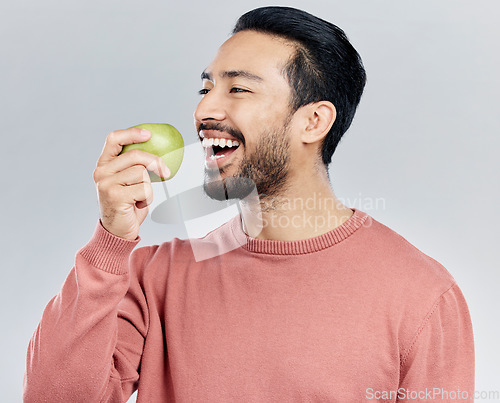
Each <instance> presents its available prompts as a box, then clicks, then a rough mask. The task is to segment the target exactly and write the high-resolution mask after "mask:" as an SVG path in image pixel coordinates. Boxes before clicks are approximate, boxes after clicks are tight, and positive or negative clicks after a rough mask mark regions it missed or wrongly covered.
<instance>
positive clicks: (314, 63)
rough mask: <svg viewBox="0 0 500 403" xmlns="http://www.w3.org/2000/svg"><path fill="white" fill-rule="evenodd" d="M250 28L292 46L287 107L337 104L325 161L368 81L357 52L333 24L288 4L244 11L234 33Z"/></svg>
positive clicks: (323, 153) (326, 141)
mask: <svg viewBox="0 0 500 403" xmlns="http://www.w3.org/2000/svg"><path fill="white" fill-rule="evenodd" d="M245 30H251V31H256V32H261V33H267V34H270V35H275V36H278V37H281V38H284V39H287V40H290V41H291V42H292V43H294V44H295V46H296V51H295V53H294V55H293V57H292V58H291V59H290V60H289V61H288V63H287V65H286V66H285V68H284V74H285V76H286V78H287V80H288V82H289V84H290V86H291V88H292V97H291V100H290V108H291V112H292V113H294V112H295V111H297V110H298V109H299V108H300V107H301V106H304V105H308V104H310V103H313V102H319V101H330V102H331V103H332V104H333V105H335V108H336V110H337V117H336V120H335V122H334V123H333V126H332V128H331V130H330V132H329V133H328V135H327V136H326V137H325V139H324V141H323V144H322V148H321V157H322V160H323V163H324V164H325V165H328V164H329V163H330V162H331V160H332V155H333V153H334V152H335V149H336V148H337V145H338V144H339V142H340V140H341V138H342V136H343V135H344V133H345V132H346V131H347V129H348V128H349V126H350V125H351V122H352V119H353V118H354V114H355V112H356V108H357V106H358V104H359V101H360V99H361V95H362V93H363V89H364V86H365V83H366V73H365V69H364V67H363V62H362V61H361V57H360V56H359V54H358V52H357V51H356V49H354V47H353V46H352V45H351V43H350V42H349V40H348V39H347V36H346V34H345V33H344V31H343V30H342V29H340V28H339V27H337V26H336V25H334V24H332V23H330V22H328V21H325V20H322V19H321V18H318V17H316V16H314V15H312V14H309V13H307V12H305V11H303V10H298V9H295V8H291V7H277V6H273V7H261V8H257V9H255V10H252V11H249V12H247V13H245V14H243V15H242V16H241V17H240V18H239V19H238V21H237V22H236V25H235V27H234V29H233V32H232V33H233V34H236V33H238V32H240V31H245Z"/></svg>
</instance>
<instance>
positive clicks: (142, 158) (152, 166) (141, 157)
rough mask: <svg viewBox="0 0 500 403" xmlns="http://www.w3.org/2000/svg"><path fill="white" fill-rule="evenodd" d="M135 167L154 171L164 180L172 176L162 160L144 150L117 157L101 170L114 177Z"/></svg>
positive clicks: (131, 151) (132, 151)
mask: <svg viewBox="0 0 500 403" xmlns="http://www.w3.org/2000/svg"><path fill="white" fill-rule="evenodd" d="M134 165H140V166H142V167H144V168H146V169H147V170H148V171H153V172H154V173H156V174H157V175H158V176H160V177H162V178H168V177H169V176H170V170H169V169H168V167H167V165H166V164H165V161H163V159H162V158H160V157H158V156H157V155H154V154H151V153H148V152H146V151H142V150H130V151H127V152H126V153H123V154H121V155H119V156H117V157H115V158H114V159H113V160H112V161H110V162H109V163H108V164H106V165H104V166H102V167H101V169H102V171H103V172H104V174H108V175H112V174H115V173H117V172H120V171H123V170H125V169H127V168H130V167H131V166H134Z"/></svg>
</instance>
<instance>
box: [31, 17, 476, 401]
mask: <svg viewBox="0 0 500 403" xmlns="http://www.w3.org/2000/svg"><path fill="white" fill-rule="evenodd" d="M202 79H203V88H202V90H201V91H200V93H201V95H202V99H201V101H200V103H199V105H198V107H197V109H196V111H195V114H194V117H195V124H196V128H197V130H198V133H199V135H200V141H201V142H202V145H203V146H204V147H205V148H206V150H207V157H206V159H207V161H206V181H205V185H204V188H205V191H206V193H207V194H208V195H209V196H210V197H212V198H215V199H221V200H222V199H225V198H232V197H236V198H239V199H242V200H243V201H244V202H243V203H242V213H241V214H239V215H238V216H236V217H234V218H233V219H231V220H230V221H229V222H227V223H225V224H223V225H221V226H220V227H219V228H217V229H216V230H214V231H212V232H210V233H209V234H208V235H207V236H206V237H205V238H203V240H204V241H205V242H204V243H201V244H199V245H198V247H200V248H203V247H206V248H211V247H215V248H219V247H220V249H221V250H222V249H224V248H225V249H224V250H228V251H229V252H227V253H221V254H219V255H217V256H215V257H212V258H210V259H204V260H197V259H195V258H194V255H193V250H192V248H191V244H190V241H189V240H179V239H177V238H176V239H174V240H172V241H171V242H165V243H163V244H161V245H155V246H145V247H141V248H138V249H136V250H135V251H133V249H134V247H135V246H136V245H137V243H138V242H139V240H140V238H139V235H138V234H139V226H140V224H141V223H142V222H143V220H144V219H145V217H146V215H147V210H148V208H147V206H148V205H150V204H151V198H152V191H151V186H150V183H149V179H148V175H147V174H146V168H148V169H150V170H152V171H154V172H156V173H157V174H158V175H160V176H164V177H166V176H168V168H167V167H165V166H164V165H162V162H161V160H159V159H158V158H156V157H155V156H152V155H150V154H147V153H144V152H139V151H137V152H128V153H125V154H122V155H119V153H120V151H121V148H122V146H123V145H125V144H129V143H133V142H142V141H145V140H146V139H147V138H149V135H150V134H148V133H147V132H146V133H144V132H142V131H140V130H139V129H127V130H118V131H114V132H112V133H110V134H109V136H108V138H107V140H106V144H105V146H104V149H103V152H102V154H101V156H100V158H99V160H98V163H97V167H96V169H95V171H94V180H95V182H96V185H97V188H98V194H99V204H100V209H101V214H100V220H99V222H98V224H97V226H96V230H95V233H94V235H93V237H92V239H91V240H90V241H89V242H88V243H87V245H85V246H84V247H83V248H82V249H80V250H79V251H78V253H77V254H76V259H75V265H74V267H73V269H72V270H71V272H70V274H69V276H68V278H67V280H66V282H65V283H64V285H63V288H62V290H61V292H60V293H59V294H58V295H57V296H56V297H55V298H54V299H53V300H51V301H50V303H49V304H48V306H47V307H46V309H45V311H44V314H43V317H42V320H41V322H40V325H39V326H38V328H37V330H36V332H35V334H34V335H33V338H32V340H31V341H30V347H29V350H28V361H27V370H26V376H25V388H24V397H25V400H26V401H30V402H31V401H51V402H55V401H65V402H75V401H85V402H94V401H95V402H97V401H117V402H119V401H126V400H127V399H128V397H129V396H130V395H131V394H132V393H133V392H134V390H136V389H138V401H139V402H164V401H180V402H185V401H192V402H274V401H276V402H278V401H279V402H282V401H285V402H288V401H338V402H360V401H365V400H384V401H397V400H402V399H404V398H405V397H411V396H413V397H415V396H416V397H415V399H416V400H417V399H418V400H426V399H427V400H430V397H429V393H434V395H433V397H432V398H434V399H436V400H439V398H441V399H443V400H449V399H450V397H449V396H456V393H457V390H459V391H460V392H461V393H462V395H461V400H464V401H467V400H469V401H470V400H471V398H466V396H465V395H464V394H463V393H464V392H465V393H469V397H470V396H472V391H473V388H474V346H473V334H472V326H471V321H470V316H469V312H468V309H467V304H466V302H465V300H464V297H463V295H462V293H461V291H460V289H459V287H458V285H457V284H456V282H455V280H454V279H453V277H452V276H451V275H450V274H449V273H448V271H447V270H446V269H445V268H444V267H443V266H442V265H440V264H439V263H438V262H436V261H435V260H433V259H432V258H430V257H428V256H427V255H425V254H423V253H422V252H420V251H419V250H418V249H416V248H415V247H414V246H412V245H410V244H409V243H408V242H407V241H406V240H405V239H404V238H402V237H401V236H399V235H398V234H396V233H395V232H394V231H392V230H391V229H389V228H387V227H386V226H384V225H383V224H381V223H379V222H377V221H376V220H374V219H373V218H372V217H370V216H369V215H368V214H366V213H364V212H362V211H360V210H358V209H351V208H348V207H346V206H344V205H342V204H341V203H340V202H339V201H338V199H337V198H336V197H335V195H334V193H333V191H332V189H331V187H330V183H329V178H328V170H327V167H328V164H329V163H330V161H331V157H332V154H333V152H334V151H335V148H336V146H337V144H338V143H339V141H340V139H341V137H342V135H343V134H344V133H345V131H346V130H347V129H348V127H349V125H350V123H351V121H352V118H353V116H354V113H355V110H356V107H357V105H358V102H359V100H360V98H361V94H362V91H363V87H364V84H365V73H364V69H363V66H362V63H361V59H360V58H359V55H358V54H357V52H356V51H355V50H354V48H353V47H352V46H351V45H350V43H349V42H348V40H347V38H346V37H345V35H344V33H343V32H342V31H341V30H340V29H339V28H337V27H335V26H334V25H332V24H330V23H328V22H326V21H323V20H321V19H319V18H317V17H314V16H312V15H310V14H307V13H305V12H303V11H300V10H295V9H291V8H285V7H266V8H261V9H257V10H253V11H251V12H249V13H247V14H245V15H243V16H242V17H241V18H240V19H239V20H238V22H237V24H236V27H235V29H234V34H233V36H232V37H231V38H230V39H229V40H227V41H226V42H225V43H224V44H223V45H222V46H221V48H220V49H219V52H218V53H217V55H216V57H215V58H214V60H213V61H212V63H211V64H210V65H209V66H208V67H207V68H206V69H205V71H204V72H203V73H202ZM221 142H222V143H221ZM229 142H230V143H229ZM214 143H215V144H216V145H214ZM217 144H218V145H217ZM252 194H253V195H255V194H257V198H255V197H251V195H252ZM437 393H439V395H438V396H436V394H437ZM452 393H455V395H453V394H452Z"/></svg>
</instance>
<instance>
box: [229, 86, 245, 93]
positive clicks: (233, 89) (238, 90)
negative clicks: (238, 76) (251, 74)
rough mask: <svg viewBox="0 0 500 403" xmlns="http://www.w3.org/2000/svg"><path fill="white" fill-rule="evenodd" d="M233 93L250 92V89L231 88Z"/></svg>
mask: <svg viewBox="0 0 500 403" xmlns="http://www.w3.org/2000/svg"><path fill="white" fill-rule="evenodd" d="M229 92H231V93H242V92H250V91H248V90H244V89H243V88H238V87H233V88H231V91H229Z"/></svg>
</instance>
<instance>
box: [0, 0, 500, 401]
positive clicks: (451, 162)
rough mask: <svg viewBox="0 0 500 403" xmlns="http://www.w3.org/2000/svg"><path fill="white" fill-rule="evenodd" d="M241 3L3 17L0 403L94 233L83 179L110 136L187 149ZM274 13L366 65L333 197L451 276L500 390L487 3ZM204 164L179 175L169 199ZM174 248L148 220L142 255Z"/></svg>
mask: <svg viewBox="0 0 500 403" xmlns="http://www.w3.org/2000/svg"><path fill="white" fill-rule="evenodd" d="M241 3H242V4H240V2H228V1H227V2H224V1H222V0H214V1H211V2H206V1H192V2H189V1H183V2H173V1H170V2H166V1H165V2H161V1H153V0H147V1H141V2H138V1H130V0H125V1H124V0H120V1H117V0H113V1H106V2H102V1H101V2H98V1H95V0H88V1H86V2H81V1H80V2H76V1H50V0H46V1H43V2H40V1H34V0H27V1H21V0H16V1H15V2H14V1H10V2H6V1H4V2H2V3H1V5H0V18H1V24H0V33H1V35H0V46H1V48H0V49H1V53H0V55H1V56H0V94H1V96H0V114H1V121H0V124H1V126H0V130H1V132H2V137H1V138H2V156H1V158H0V163H1V189H2V197H1V203H2V205H1V212H2V220H1V229H2V231H1V237H2V239H1V243H0V245H1V248H2V250H1V255H0V256H1V259H2V260H1V270H2V281H1V282H0V298H1V301H0V306H1V315H2V317H1V323H2V331H1V333H0V337H1V339H0V348H1V352H0V356H1V357H2V358H1V368H0V379H1V382H2V385H1V392H0V393H1V394H2V395H1V397H0V400H1V401H3V402H18V401H20V400H21V392H22V378H23V372H24V368H25V357H26V349H27V345H28V341H29V338H30V337H31V334H32V333H33V331H34V330H35V327H36V325H37V323H38V321H39V319H40V317H41V314H42V311H43V308H44V307H45V305H46V304H47V302H48V301H49V300H50V299H51V298H52V297H53V296H54V295H55V294H56V293H57V292H58V291H59V289H60V287H61V285H62V283H63V281H64V279H65V277H66V275H67V274H68V272H69V270H70V269H71V267H72V265H73V262H74V255H75V253H76V251H77V250H78V249H79V248H81V247H82V246H83V245H84V244H85V243H86V242H87V241H88V239H89V238H90V236H91V235H92V232H93V230H94V227H95V225H96V223H97V219H98V206H97V199H96V191H95V187H94V183H93V181H92V171H93V169H94V167H95V163H96V160H97V158H98V156H99V154H100V152H101V149H102V146H103V144H104V139H105V137H106V135H107V134H108V133H109V132H110V131H112V130H114V129H121V128H126V127H129V126H132V125H135V124H139V123H145V122H167V123H171V124H174V125H175V126H176V127H177V128H178V129H179V130H180V131H181V133H183V135H184V138H185V140H186V144H188V145H191V144H193V145H194V143H195V142H196V133H195V131H194V125H193V121H192V113H193V111H194V109H195V107H196V104H197V102H198V95H197V90H198V89H199V88H200V78H199V76H200V73H201V71H202V70H203V69H204V68H205V67H206V66H207V65H208V64H209V62H210V61H211V59H212V58H213V56H214V54H215V52H216V50H217V48H218V46H219V45H220V44H221V43H222V42H223V41H224V40H226V39H227V37H228V35H229V33H230V31H231V28H232V26H233V24H234V22H235V21H236V19H237V18H238V17H239V16H240V15H241V14H243V13H244V12H246V11H248V10H250V9H252V8H255V7H258V6H263V5H267V4H266V3H264V2H260V1H254V0H248V1H246V2H244V3H243V2H241ZM278 4H282V5H289V6H295V7H298V8H302V9H304V10H306V11H309V12H311V13H313V14H316V15H318V16H320V17H322V18H324V19H327V20H329V21H331V22H333V23H335V24H337V25H339V26H340V27H341V28H343V29H344V30H345V31H346V33H347V35H348V37H349V38H350V40H351V42H352V43H353V45H354V46H355V47H356V49H357V50H358V51H359V53H360V54H361V56H362V58H363V61H364V64H365V67H366V70H367V74H368V83H367V87H366V90H365V94H364V96H363V99H362V101H361V105H360V107H359V110H358V113H357V116H356V118H355V120H354V123H353V126H352V128H351V129H350V130H349V132H348V133H347V134H346V135H345V137H344V138H343V140H342V142H341V143H340V146H339V147H338V149H337V151H336V153H335V154H334V157H333V163H332V164H331V179H332V186H333V189H334V191H335V193H336V195H337V196H338V197H339V198H341V199H343V200H344V201H345V204H347V205H348V206H350V207H356V208H359V209H361V210H363V211H366V212H367V213H368V214H370V215H372V216H373V217H374V218H375V219H377V220H379V221H381V222H382V223H384V224H385V225H387V226H389V227H390V228H392V229H394V230H395V231H397V232H398V233H400V234H401V235H403V236H404V237H405V238H406V239H408V240H409V241H410V242H411V243H413V244H414V245H415V246H417V247H418V248H419V249H420V250H422V251H423V252H424V253H426V254H428V255H430V256H432V257H433V258H435V259H436V260H437V261H439V262H440V263H442V264H443V265H444V266H445V267H446V268H447V269H448V270H449V271H450V273H451V274H452V275H453V276H454V277H455V278H456V280H457V281H458V283H459V285H460V287H461V289H462V291H463V293H464V295H465V297H466V299H467V301H468V304H469V308H470V312H471V316H472V321H473V325H474V333H475V343H476V389H478V390H484V391H487V390H499V389H500V385H499V379H500V366H499V365H498V363H499V360H500V347H499V344H498V340H500V325H499V323H498V322H499V314H498V313H497V312H498V311H497V307H498V306H499V296H498V295H499V292H498V285H499V283H500V264H499V257H498V246H497V243H498V241H499V236H498V227H499V225H500V220H499V213H498V210H497V202H498V200H499V197H500V192H499V187H498V182H499V178H498V172H499V164H498V158H497V154H498V150H499V148H500V140H499V129H500V122H499V116H500V114H499V111H498V109H499V104H500V103H499V101H500V99H499V94H500V79H499V71H500V52H498V40H499V39H500V25H499V24H498V15H499V14H500V13H499V12H500V4H499V2H498V1H497V0H474V1H472V0H469V1H464V0H440V1H435V0H418V1H397V0H393V1H378V0H364V1H361V0H358V1H332V0H328V1H326V0H325V1H319V0H307V1H290V2H287V3H278ZM198 163H199V161H194V159H193V158H189V159H186V160H185V161H184V163H183V166H182V167H181V171H180V172H179V176H178V178H176V179H177V180H178V183H182V181H183V178H187V177H190V175H191V172H194V170H195V167H198V165H199V164H198ZM197 164H198V165H197ZM176 179H174V180H173V181H175V180H176ZM173 181H172V186H175V184H174V182H173ZM157 190H158V188H157ZM376 199H378V201H377V200H376ZM174 236H177V237H184V236H186V233H185V229H184V228H183V227H181V226H175V225H166V224H158V223H155V222H152V220H151V219H150V218H147V220H146V222H145V223H144V224H143V227H142V229H141V237H142V241H141V244H140V245H148V244H152V243H160V242H163V241H168V240H170V239H171V238H172V237H174Z"/></svg>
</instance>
